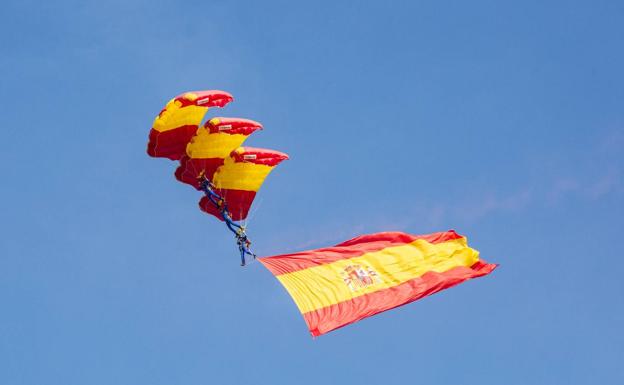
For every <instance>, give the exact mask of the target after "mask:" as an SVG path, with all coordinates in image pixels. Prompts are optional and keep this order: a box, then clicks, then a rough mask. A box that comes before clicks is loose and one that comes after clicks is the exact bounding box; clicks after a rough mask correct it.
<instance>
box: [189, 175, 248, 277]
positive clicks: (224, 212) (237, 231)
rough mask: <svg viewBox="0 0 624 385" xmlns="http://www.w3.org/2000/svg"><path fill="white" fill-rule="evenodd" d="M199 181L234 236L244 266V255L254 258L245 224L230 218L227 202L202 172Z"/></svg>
mask: <svg viewBox="0 0 624 385" xmlns="http://www.w3.org/2000/svg"><path fill="white" fill-rule="evenodd" d="M198 179H199V181H200V188H201V190H202V191H203V192H204V193H205V194H206V197H208V199H209V200H210V203H212V204H213V205H214V207H216V208H217V210H219V213H221V218H223V221H224V222H225V224H226V225H227V227H228V229H230V231H231V232H232V233H234V236H235V237H236V244H237V245H238V250H239V251H240V254H241V266H245V256H246V255H250V256H252V257H253V258H254V259H255V258H256V254H254V253H253V252H252V251H251V250H250V248H249V247H250V246H251V241H250V240H249V238H248V237H247V233H246V232H245V226H242V225H239V224H238V223H235V222H234V220H232V216H231V215H230V211H229V210H228V207H227V203H226V201H225V199H224V198H223V197H222V196H221V195H219V194H217V192H216V191H215V189H216V187H215V185H214V184H212V182H211V181H210V179H208V178H207V177H206V176H205V175H204V174H203V173H202V174H201V175H200V176H199V177H198Z"/></svg>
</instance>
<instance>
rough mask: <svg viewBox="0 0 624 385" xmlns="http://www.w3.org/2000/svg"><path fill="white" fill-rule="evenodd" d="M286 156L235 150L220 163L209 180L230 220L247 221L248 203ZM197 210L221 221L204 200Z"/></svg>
mask: <svg viewBox="0 0 624 385" xmlns="http://www.w3.org/2000/svg"><path fill="white" fill-rule="evenodd" d="M286 159H288V155H286V154H284V153H283V152H279V151H274V150H267V149H264V148H253V147H239V148H237V149H236V150H234V151H232V153H231V154H230V155H229V156H228V157H227V158H226V159H225V160H224V163H223V165H222V166H221V167H219V168H218V169H217V171H216V172H215V173H214V176H213V177H212V179H211V180H212V183H213V184H214V186H215V190H216V192H217V193H218V194H219V195H221V196H222V197H223V198H225V201H226V202H227V204H228V207H229V210H230V214H231V215H232V220H235V221H240V220H243V219H245V218H246V217H247V214H248V212H249V208H250V207H251V203H252V202H253V200H254V198H255V197H256V193H257V192H258V190H259V189H260V186H262V183H263V182H264V179H265V178H266V177H267V176H268V175H269V173H270V172H271V171H272V170H273V168H274V167H275V166H277V165H278V164H280V162H282V161H283V160H286ZM199 207H200V208H201V209H202V210H203V211H205V212H207V213H208V214H212V215H214V216H216V217H217V218H220V219H221V216H220V214H219V211H218V210H217V209H216V208H215V207H214V205H212V204H211V202H210V200H209V199H208V198H207V197H202V199H201V200H200V201H199Z"/></svg>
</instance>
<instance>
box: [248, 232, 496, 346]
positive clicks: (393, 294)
mask: <svg viewBox="0 0 624 385" xmlns="http://www.w3.org/2000/svg"><path fill="white" fill-rule="evenodd" d="M259 260H260V262H261V263H262V264H263V265H264V266H265V267H266V268H267V269H269V271H271V273H273V274H274V275H275V277H276V278H277V279H278V280H279V281H280V283H281V284H282V285H283V286H284V287H285V288H286V290H287V291H288V293H289V294H290V295H291V297H292V298H293V300H294V301H295V304H296V305H297V307H298V308H299V311H300V312H301V314H302V315H303V318H304V320H305V322H306V324H307V326H308V329H309V330H310V333H311V334H312V335H313V336H319V335H321V334H324V333H327V332H329V331H331V330H334V329H337V328H340V327H342V326H345V325H348V324H351V323H353V322H356V321H359V320H361V319H363V318H366V317H370V316H372V315H375V314H377V313H380V312H383V311H386V310H389V309H392V308H395V307H397V306H401V305H404V304H406V303H409V302H412V301H415V300H417V299H420V298H422V297H425V296H428V295H431V294H433V293H436V292H438V291H440V290H444V289H447V288H449V287H452V286H455V285H457V284H459V283H461V282H463V281H466V280H468V279H471V278H476V277H480V276H483V275H487V274H489V273H491V272H492V271H493V270H494V269H495V268H496V266H497V265H496V264H490V263H486V262H484V261H482V260H480V259H479V252H478V251H476V250H474V249H472V248H470V247H469V246H468V244H467V240H466V238H465V237H463V236H461V235H459V234H457V233H456V232H455V231H453V230H450V231H446V232H440V233H433V234H428V235H410V234H405V233H400V232H385V233H376V234H369V235H363V236H360V237H357V238H354V239H351V240H349V241H346V242H343V243H341V244H338V245H336V246H334V247H328V248H323V249H316V250H309V251H303V252H299V253H293V254H285V255H277V256H272V257H265V258H260V259H259Z"/></svg>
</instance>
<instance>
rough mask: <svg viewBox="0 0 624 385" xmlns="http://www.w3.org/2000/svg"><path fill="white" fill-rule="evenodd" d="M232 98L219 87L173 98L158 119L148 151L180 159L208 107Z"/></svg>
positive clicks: (161, 156) (226, 101) (172, 158)
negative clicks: (218, 88)
mask: <svg viewBox="0 0 624 385" xmlns="http://www.w3.org/2000/svg"><path fill="white" fill-rule="evenodd" d="M232 100H234V98H233V97H232V95H230V94H229V93H227V92H225V91H218V90H210V91H192V92H185V93H183V94H182V95H178V96H176V97H175V98H173V99H171V100H170V101H169V103H167V105H166V106H165V108H163V110H162V111H160V114H158V116H157V117H156V119H154V124H153V125H152V129H151V131H150V134H149V142H148V144H147V153H148V154H149V155H150V156H153V157H156V158H169V159H171V160H178V159H180V157H182V156H183V155H184V154H185V152H186V145H187V143H188V142H189V140H191V138H192V137H193V136H194V135H195V133H196V132H197V127H198V126H199V124H200V123H201V121H202V119H203V118H204V115H205V114H206V111H208V108H210V107H223V106H225V105H226V104H228V103H229V102H231V101H232Z"/></svg>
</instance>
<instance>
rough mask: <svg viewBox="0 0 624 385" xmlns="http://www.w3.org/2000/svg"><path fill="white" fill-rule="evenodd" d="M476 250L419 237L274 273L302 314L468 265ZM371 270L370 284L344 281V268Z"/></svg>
mask: <svg viewBox="0 0 624 385" xmlns="http://www.w3.org/2000/svg"><path fill="white" fill-rule="evenodd" d="M478 260H479V252H478V251H476V250H474V249H472V248H470V247H468V245H467V243H466V238H459V239H454V240H450V241H447V242H443V243H438V244H431V243H429V242H427V241H424V240H422V239H418V240H416V241H414V242H412V243H408V244H405V245H401V246H394V247H388V248H385V249H382V250H379V251H375V252H370V253H366V254H364V255H361V256H359V257H355V258H350V259H343V260H339V261H336V262H332V263H329V264H325V265H319V266H315V267H311V268H308V269H304V270H299V271H295V272H292V273H288V274H282V275H279V276H277V279H279V281H280V282H281V283H282V285H284V287H285V288H286V290H288V293H290V295H291V296H292V297H293V299H294V301H295V303H296V304H297V307H298V308H299V310H300V311H301V313H307V312H309V311H312V310H316V309H321V308H323V307H326V306H331V305H334V304H337V303H339V302H343V301H347V300H350V299H353V298H356V297H359V296H361V295H365V294H369V293H373V292H375V291H378V290H383V289H387V288H390V287H393V286H396V285H399V284H401V283H404V282H407V281H409V280H411V279H414V278H418V277H420V276H422V275H423V274H425V273H427V272H429V271H431V272H437V273H443V272H445V271H448V270H450V269H452V268H455V267H459V266H465V267H470V266H472V265H474V264H475V263H476V262H477V261H478ZM357 265H359V266H360V267H361V268H363V269H365V270H369V269H370V271H372V272H373V273H375V274H373V275H372V280H373V283H372V284H370V285H368V286H364V287H360V286H357V285H355V287H353V286H354V285H352V287H351V288H350V287H349V285H348V283H347V282H345V280H344V278H345V277H346V273H345V269H346V268H347V267H348V266H357Z"/></svg>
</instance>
